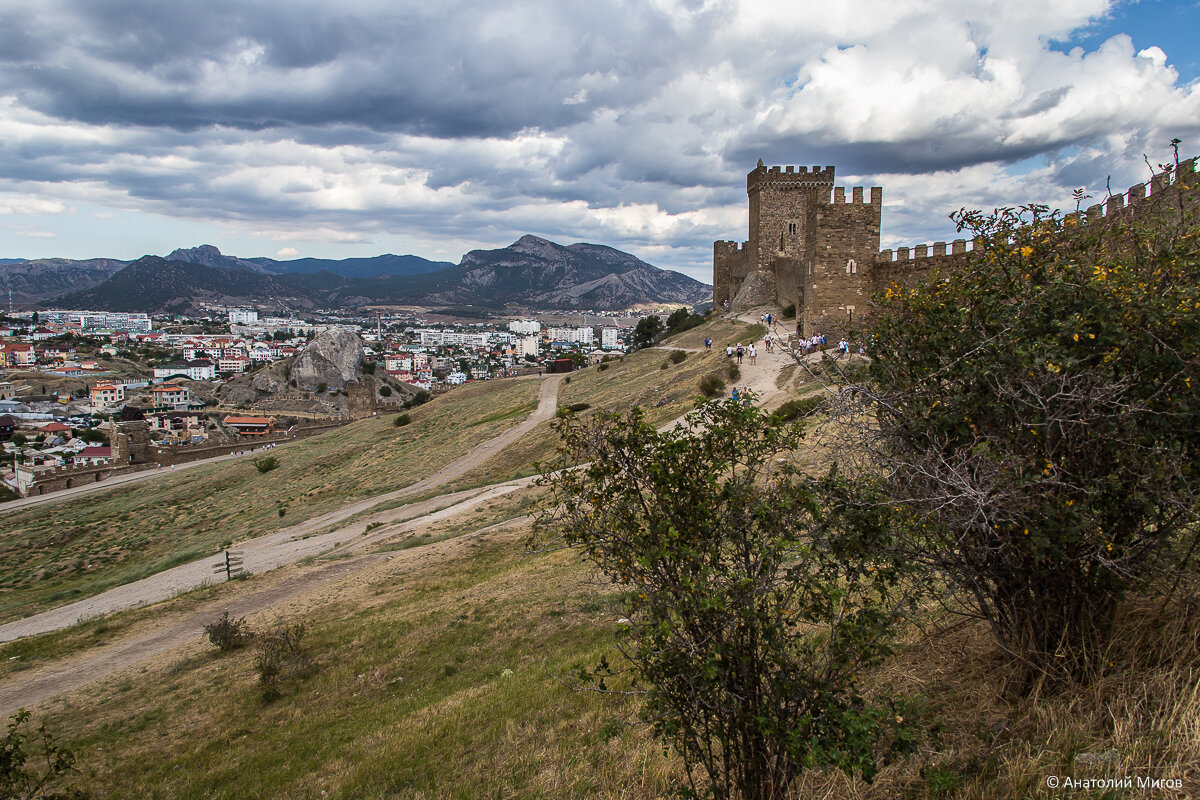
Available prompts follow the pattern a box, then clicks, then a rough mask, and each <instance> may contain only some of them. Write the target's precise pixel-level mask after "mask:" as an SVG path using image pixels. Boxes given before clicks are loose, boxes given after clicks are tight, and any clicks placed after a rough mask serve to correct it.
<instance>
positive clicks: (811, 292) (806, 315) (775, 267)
mask: <svg viewBox="0 0 1200 800" xmlns="http://www.w3.org/2000/svg"><path fill="white" fill-rule="evenodd" d="M746 194H747V196H748V198H749V207H750V230H749V238H748V240H747V241H746V242H744V243H741V244H738V243H736V242H729V241H719V242H715V243H714V245H713V300H714V302H715V303H716V305H717V307H718V308H719V307H721V306H722V304H723V303H724V302H725V301H728V302H729V304H730V308H731V309H732V310H734V311H742V310H745V309H747V308H752V307H754V306H758V305H764V304H775V305H779V306H787V305H789V304H791V303H795V305H796V316H797V319H798V320H799V321H800V323H801V328H802V330H803V331H804V332H805V334H806V335H811V334H813V333H818V332H820V333H838V332H840V331H841V330H844V329H845V328H847V327H849V326H850V325H851V324H852V323H853V320H854V315H855V313H857V312H860V310H861V309H862V308H863V307H864V306H865V303H866V299H867V297H868V296H869V289H868V287H869V286H870V281H871V274H870V273H871V268H872V267H873V265H874V264H875V260H876V257H877V255H878V254H879V226H880V217H881V209H882V205H883V190H882V189H880V188H879V187H873V188H872V189H871V193H870V200H869V201H865V202H864V198H863V189H862V187H855V188H853V189H852V190H851V195H850V199H849V201H847V199H846V190H845V189H844V188H841V187H838V188H835V187H834V168H833V167H825V168H823V169H822V168H821V167H813V168H812V170H811V171H810V170H809V168H808V167H766V166H764V165H763V163H762V161H759V162H758V166H756V167H755V168H754V169H753V170H752V171H751V172H750V173H749V174H748V175H747V176H746Z"/></svg>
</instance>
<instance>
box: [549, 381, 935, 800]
mask: <svg viewBox="0 0 1200 800" xmlns="http://www.w3.org/2000/svg"><path fill="white" fill-rule="evenodd" d="M688 423H689V424H688V425H687V426H683V427H680V428H673V429H671V430H668V431H664V432H660V431H658V430H657V429H655V428H654V427H653V426H652V425H650V424H648V423H647V422H646V421H645V418H644V415H643V413H642V412H641V411H640V410H635V411H634V412H633V413H632V414H631V415H630V416H629V417H626V418H621V417H618V416H616V415H606V414H595V415H591V416H589V417H588V418H572V417H567V418H565V419H561V420H559V421H558V422H557V423H556V428H557V430H558V432H559V433H560V435H561V436H562V437H563V440H564V443H563V446H562V448H561V450H560V453H561V455H562V458H561V459H560V461H559V462H557V463H555V464H554V465H552V466H551V467H549V468H548V469H547V471H546V472H545V473H544V474H543V477H542V480H541V481H540V485H542V486H544V487H547V488H549V490H550V492H551V496H550V497H549V498H548V499H547V501H546V505H545V506H544V508H545V511H544V513H543V516H542V519H541V521H540V526H539V530H540V531H542V533H540V534H538V535H540V536H542V537H545V538H543V539H538V540H535V544H537V543H544V544H545V545H547V546H549V547H555V548H557V547H560V546H561V545H562V544H564V543H565V544H567V545H568V546H572V547H575V548H577V549H578V550H579V551H580V552H581V553H583V554H584V557H585V558H587V559H588V560H589V561H591V562H593V563H594V564H595V565H596V566H597V567H598V568H599V569H600V571H601V572H603V573H604V574H605V575H606V576H607V577H608V578H609V579H611V580H612V581H613V582H614V583H617V584H619V585H621V586H622V587H624V588H625V589H626V591H624V592H623V593H621V594H620V595H617V598H618V599H617V602H619V603H621V604H622V607H621V609H620V611H621V612H622V617H623V618H625V619H626V620H628V624H626V625H624V626H623V630H622V633H621V634H620V635H621V644H620V652H621V654H622V657H623V659H622V660H623V663H617V664H610V663H609V662H608V660H607V658H602V659H601V660H600V663H599V664H598V665H597V666H596V667H595V668H594V669H592V670H581V671H580V673H579V675H578V678H579V680H581V681H583V682H584V683H585V685H586V686H587V688H591V689H593V690H597V691H601V692H603V691H607V690H610V688H612V689H615V688H618V687H609V686H608V684H607V681H611V680H614V678H616V679H618V680H620V681H621V682H622V684H623V685H624V684H625V682H626V681H627V678H626V676H625V675H624V673H630V672H632V677H633V679H634V683H635V685H636V686H637V687H638V688H639V689H641V690H643V691H644V692H645V695H644V699H643V705H642V709H641V713H642V717H643V719H644V720H645V721H647V722H649V723H650V724H651V725H652V726H653V728H654V730H655V732H656V733H657V734H658V735H659V736H660V737H662V738H663V739H664V740H665V741H667V742H670V743H671V744H673V745H674V746H675V747H676V748H677V749H678V751H679V752H680V753H681V755H682V757H683V762H684V769H685V770H686V773H687V775H688V778H689V780H688V785H689V786H695V785H696V783H697V782H707V783H708V784H709V785H710V786H711V795H710V796H714V797H722V798H730V797H740V798H779V797H787V796H790V795H789V790H790V788H791V787H792V785H793V784H794V782H795V781H796V779H797V778H798V777H799V776H800V775H801V773H802V772H803V771H804V770H806V769H828V768H835V769H841V770H843V771H844V772H846V773H848V774H850V775H861V776H862V777H863V778H864V779H866V780H868V781H869V780H870V779H871V778H872V776H873V775H874V774H875V771H876V769H877V767H878V765H879V763H881V762H882V763H886V762H887V761H888V760H890V758H892V757H893V756H894V755H895V754H897V753H902V752H905V751H906V750H907V749H909V748H910V747H911V745H912V743H913V741H914V739H915V736H916V734H915V730H916V728H915V724H914V723H915V721H914V720H913V719H912V718H911V714H910V713H909V708H908V706H907V705H904V704H902V701H900V700H898V699H893V698H889V697H888V696H887V694H886V690H881V691H879V692H872V693H871V695H870V696H868V695H867V693H866V692H865V691H864V690H863V688H862V683H861V681H860V679H859V676H860V674H862V673H864V672H866V671H868V670H870V669H871V668H872V667H873V666H875V665H877V664H879V663H880V661H881V660H882V658H883V657H884V656H885V655H886V654H887V653H888V641H889V638H890V636H891V630H890V620H892V619H894V618H896V617H897V616H898V615H900V614H901V613H907V610H908V609H910V608H911V602H910V600H909V599H908V598H906V597H904V593H903V592H902V591H900V590H898V588H897V587H898V586H899V585H900V582H901V579H902V577H903V576H904V574H905V573H904V571H903V570H904V569H905V564H904V562H903V560H902V559H897V558H894V557H891V556H889V555H887V554H886V553H884V552H883V550H884V549H883V548H882V547H880V543H881V541H882V537H883V534H884V532H885V530H886V528H885V527H884V525H883V524H882V520H880V519H879V518H878V517H876V516H871V515H870V514H869V513H860V512H859V511H857V510H854V511H853V512H852V513H853V514H854V516H853V517H845V518H843V516H842V513H843V510H849V509H850V508H851V507H850V506H848V505H847V503H846V498H847V497H848V496H850V491H849V488H848V487H846V486H844V485H842V484H841V483H839V482H838V481H837V480H835V479H833V478H830V479H827V480H826V481H814V480H813V479H810V478H807V477H805V476H804V475H802V474H801V473H799V472H795V471H790V470H788V469H787V468H786V467H783V468H781V467H780V461H781V459H782V460H783V462H784V463H786V460H787V458H788V457H789V456H790V455H791V454H793V453H794V452H795V451H796V448H797V447H798V446H799V444H800V442H801V436H802V434H801V430H800V428H799V426H796V425H779V424H778V423H777V422H776V421H774V420H771V419H770V418H769V417H767V415H765V414H762V413H761V412H760V411H759V410H758V409H755V408H754V407H752V406H746V405H742V404H740V403H735V402H732V401H726V402H723V403H705V404H702V405H701V406H700V407H699V408H698V409H697V410H696V411H695V412H693V413H691V414H689V415H688ZM573 467H578V469H573ZM768 477H769V479H768ZM883 507H884V508H886V504H884V505H883ZM681 531H686V532H687V533H686V535H680V532H681ZM621 688H623V686H622V687H621ZM906 719H907V722H906Z"/></svg>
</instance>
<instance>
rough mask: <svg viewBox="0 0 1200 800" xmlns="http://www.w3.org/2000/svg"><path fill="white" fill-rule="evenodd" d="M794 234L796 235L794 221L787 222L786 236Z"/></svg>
mask: <svg viewBox="0 0 1200 800" xmlns="http://www.w3.org/2000/svg"><path fill="white" fill-rule="evenodd" d="M795 235H796V223H794V222H789V223H788V236H795Z"/></svg>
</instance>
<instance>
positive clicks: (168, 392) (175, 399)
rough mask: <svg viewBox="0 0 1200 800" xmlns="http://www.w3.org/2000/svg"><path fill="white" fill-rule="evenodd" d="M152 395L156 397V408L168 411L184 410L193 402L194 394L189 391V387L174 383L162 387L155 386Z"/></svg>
mask: <svg viewBox="0 0 1200 800" xmlns="http://www.w3.org/2000/svg"><path fill="white" fill-rule="evenodd" d="M150 393H151V395H152V396H153V397H154V407H155V408H156V409H161V410H167V411H176V410H184V409H186V408H187V407H188V404H189V403H191V402H192V393H191V392H190V391H188V389H187V387H185V386H179V385H177V384H174V383H164V384H162V385H161V386H155V387H154V388H153V389H151V390H150Z"/></svg>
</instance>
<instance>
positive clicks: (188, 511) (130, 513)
mask: <svg viewBox="0 0 1200 800" xmlns="http://www.w3.org/2000/svg"><path fill="white" fill-rule="evenodd" d="M538 390H539V384H538V382H536V381H494V382H488V383H480V384H471V385H468V386H465V387H463V388H462V389H459V390H455V391H454V392H451V393H449V394H447V395H445V396H443V397H441V398H438V399H437V400H435V401H433V402H430V403H427V404H426V405H424V406H421V407H419V408H416V409H414V410H413V411H411V412H409V413H410V414H411V415H412V418H413V422H412V424H411V425H407V426H405V427H402V428H397V427H394V426H393V425H392V418H393V416H394V415H388V416H386V417H380V418H375V419H369V420H363V421H361V422H356V423H353V424H351V425H348V426H346V427H344V428H340V429H337V430H335V431H332V432H330V433H327V434H323V435H321V436H317V437H314V438H312V439H305V440H302V441H299V442H294V443H291V444H287V445H283V446H281V447H279V448H277V449H275V450H273V451H272V453H273V454H274V455H275V456H277V457H278V459H279V462H280V466H279V468H278V469H275V470H272V471H271V472H267V473H265V474H259V473H258V471H257V470H256V469H255V467H254V466H253V465H252V464H251V463H250V462H248V461H233V462H222V463H218V464H212V465H209V466H204V467H197V468H194V469H189V470H186V471H184V472H180V473H179V474H178V475H171V476H167V477H164V478H161V479H159V480H156V481H153V482H151V483H149V484H144V485H135V486H131V487H128V488H117V489H114V490H112V491H111V492H106V493H104V494H102V495H91V496H88V497H87V498H85V499H83V500H79V501H67V502H63V503H59V504H56V505H54V506H53V507H43V506H32V507H30V508H29V509H27V510H24V511H19V512H16V513H13V514H9V515H6V516H5V517H4V518H3V525H2V527H0V595H2V597H3V599H2V600H0V621H7V620H9V619H13V618H16V617H21V616H26V615H29V614H31V613H34V612H36V611H39V610H42V609H43V608H46V607H50V606H54V605H61V604H62V603H65V602H69V601H73V600H77V599H79V598H81V597H85V596H88V595H92V594H95V593H98V592H100V591H103V590H104V589H107V588H109V587H112V586H117V585H121V584H124V583H128V582H131V581H133V580H137V579H138V578H141V577H144V576H146V575H150V574H153V573H155V572H159V571H161V570H163V569H167V568H169V567H172V566H175V565H177V564H182V563H185V562H188V561H192V560H194V559H196V558H199V557H201V556H203V555H205V554H208V553H212V552H215V551H216V550H218V549H220V546H221V545H222V544H223V543H226V542H238V541H241V540H243V539H247V538H250V537H254V536H261V535H263V534H266V533H270V532H272V531H275V530H279V529H280V528H284V527H287V526H289V525H293V524H295V523H297V522H300V521H303V520H306V519H309V518H311V517H315V516H318V515H320V514H322V513H325V512H327V511H331V510H333V509H336V508H338V507H340V506H342V505H344V504H345V503H347V502H350V501H353V500H359V499H362V498H365V497H370V496H372V495H376V494H381V493H384V492H387V491H391V490H393V489H399V488H402V487H404V486H407V485H409V484H411V483H414V482H416V481H417V480H419V479H421V478H423V477H425V476H426V475H429V474H432V472H434V471H435V470H436V469H437V468H439V467H441V466H442V465H444V464H446V463H448V462H450V461H452V460H453V459H455V458H457V457H458V456H460V455H462V454H463V453H465V452H467V451H468V450H469V449H470V448H471V447H473V446H474V445H476V444H478V443H479V442H481V441H484V440H486V439H489V438H491V437H493V436H496V435H498V434H499V433H501V432H503V431H504V430H505V429H507V428H508V427H511V426H513V425H516V424H517V423H519V422H520V421H521V420H522V419H524V418H525V417H526V416H527V415H528V413H529V412H530V411H532V410H533V408H535V407H536V404H537V393H538ZM433 454H436V457H433V458H431V457H430V456H431V455H433ZM281 511H282V513H280V512H281Z"/></svg>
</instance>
